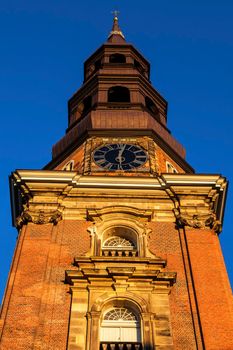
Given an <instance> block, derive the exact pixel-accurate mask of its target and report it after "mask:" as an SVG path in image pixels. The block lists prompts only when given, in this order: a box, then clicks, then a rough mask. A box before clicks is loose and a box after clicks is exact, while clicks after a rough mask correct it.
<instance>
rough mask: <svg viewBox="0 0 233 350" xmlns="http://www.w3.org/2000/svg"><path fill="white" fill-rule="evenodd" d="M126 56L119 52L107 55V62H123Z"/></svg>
mask: <svg viewBox="0 0 233 350" xmlns="http://www.w3.org/2000/svg"><path fill="white" fill-rule="evenodd" d="M125 62H126V58H125V56H124V55H122V54H121V53H114V54H112V55H111V56H110V57H109V63H125Z"/></svg>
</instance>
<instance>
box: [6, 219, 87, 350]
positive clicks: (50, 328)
mask: <svg viewBox="0 0 233 350" xmlns="http://www.w3.org/2000/svg"><path fill="white" fill-rule="evenodd" d="M87 226H89V223H86V222H79V221H68V222H66V221H62V222H59V224H58V225H57V226H53V225H52V224H47V225H35V224H28V225H27V228H26V229H23V230H22V233H21V237H20V238H19V240H21V244H18V246H17V251H16V255H15V260H14V262H13V265H12V270H11V275H10V279H9V284H8V291H7V294H6V296H5V302H4V305H3V310H2V317H3V318H5V323H4V328H3V332H2V341H1V349H2V350H16V349H25V350H26V349H32V348H33V349H38V350H39V349H40V350H41V349H56V350H64V349H65V348H66V341H67V331H68V323H69V310H70V294H69V287H68V286H67V285H65V284H64V271H65V270H66V269H71V268H72V265H71V264H72V261H73V258H74V256H77V255H82V254H84V253H85V252H87V251H88V249H89V247H90V237H89V234H88V232H87ZM9 298H10V301H9Z"/></svg>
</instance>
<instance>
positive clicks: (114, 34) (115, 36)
mask: <svg viewBox="0 0 233 350" xmlns="http://www.w3.org/2000/svg"><path fill="white" fill-rule="evenodd" d="M112 13H113V14H114V17H113V26H112V30H111V32H110V34H109V36H108V41H109V42H123V41H125V37H124V35H123V33H122V31H121V29H120V27H119V23H118V13H119V11H113V12H112Z"/></svg>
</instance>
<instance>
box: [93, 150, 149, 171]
mask: <svg viewBox="0 0 233 350" xmlns="http://www.w3.org/2000/svg"><path fill="white" fill-rule="evenodd" d="M93 158H94V162H95V163H96V164H97V165H98V166H99V167H101V168H103V169H107V170H131V169H134V168H138V167H140V166H142V165H143V164H144V163H145V162H146V161H147V155H146V152H145V151H144V150H143V149H142V148H141V147H139V146H136V145H131V144H127V143H114V144H108V145H104V146H101V147H99V148H97V149H96V150H95V151H94V155H93Z"/></svg>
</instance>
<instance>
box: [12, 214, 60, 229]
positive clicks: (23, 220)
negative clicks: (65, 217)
mask: <svg viewBox="0 0 233 350" xmlns="http://www.w3.org/2000/svg"><path fill="white" fill-rule="evenodd" d="M61 219H62V213H61V212H60V211H59V210H55V211H44V210H40V211H39V212H33V211H30V210H26V211H24V212H23V213H22V214H21V215H20V216H18V218H17V219H16V224H17V227H19V228H20V227H22V226H23V225H25V224H27V223H28V222H32V223H33V224H37V225H43V224H49V223H52V224H54V225H57V223H58V222H59V221H60V220H61Z"/></svg>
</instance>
